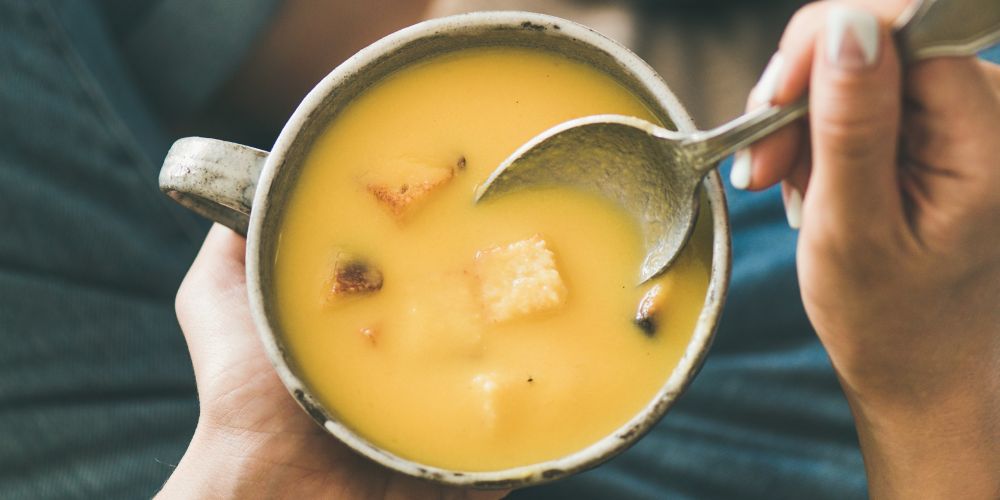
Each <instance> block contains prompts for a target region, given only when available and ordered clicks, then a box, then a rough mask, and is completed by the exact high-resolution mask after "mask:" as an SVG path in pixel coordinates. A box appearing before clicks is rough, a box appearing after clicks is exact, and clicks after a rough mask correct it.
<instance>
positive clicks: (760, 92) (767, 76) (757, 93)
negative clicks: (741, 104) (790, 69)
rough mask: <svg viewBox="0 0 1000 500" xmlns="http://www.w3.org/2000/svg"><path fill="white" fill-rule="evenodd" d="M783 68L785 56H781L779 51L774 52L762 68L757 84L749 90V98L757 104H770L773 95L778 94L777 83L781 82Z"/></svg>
mask: <svg viewBox="0 0 1000 500" xmlns="http://www.w3.org/2000/svg"><path fill="white" fill-rule="evenodd" d="M784 70H785V58H784V57H782V56H781V52H775V54H774V55H773V56H771V60H770V62H768V63H767V67H766V68H764V73H762V74H761V75H760V80H759V81H758V82H757V85H755V86H754V88H753V90H751V91H750V100H751V101H753V102H755V103H758V104H771V101H773V100H774V96H775V95H777V94H778V84H779V83H781V77H782V76H784Z"/></svg>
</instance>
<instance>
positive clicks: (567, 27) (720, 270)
mask: <svg viewBox="0 0 1000 500" xmlns="http://www.w3.org/2000/svg"><path fill="white" fill-rule="evenodd" d="M473 47H519V48H532V49H537V50H543V51H547V52H552V53H556V54H559V55H562V56H564V57H569V58H571V59H575V60H578V61H581V62H584V63H586V64H588V65H591V66H593V67H595V68H597V69H599V70H601V71H603V72H604V73H606V74H608V75H610V76H612V77H613V78H615V79H616V80H617V81H618V82H619V83H620V84H621V85H622V86H624V87H625V88H627V89H629V90H630V91H631V92H632V93H633V94H634V95H635V96H636V97H638V98H639V100H641V101H642V102H643V103H644V104H645V105H646V107H647V108H648V109H650V110H651V111H652V113H653V114H654V115H655V116H656V117H657V118H658V119H659V120H660V121H661V122H662V123H663V125H664V126H667V127H670V128H675V129H677V130H680V131H683V132H691V131H694V125H693V124H692V122H691V119H690V118H689V117H688V115H687V113H686V112H685V111H684V109H683V108H682V107H681V105H680V104H679V103H678V102H677V99H676V98H675V97H674V96H673V94H672V93H671V92H670V90H669V89H668V88H667V86H666V84H665V83H663V81H662V80H661V79H660V78H659V76H657V75H656V73H655V72H654V71H653V70H652V69H651V68H650V67H649V66H648V65H646V64H645V63H644V62H643V61H642V60H641V59H639V58H638V57H637V56H636V55H634V54H632V53H631V52H629V51H628V50H627V49H625V48H624V47H622V46H620V45H618V44H617V43H615V42H613V41H611V40H609V39H607V38H605V37H604V36H602V35H600V34H598V33H596V32H595V31H593V30H590V29H589V28H586V27H584V26H581V25H578V24H575V23H572V22H570V21H567V20H564V19H559V18H555V17H550V16H545V15H540V14H530V13H523V12H485V13H473V14H463V15H458V16H453V17H448V18H442V19H437V20H432V21H427V22H424V23H421V24H418V25H415V26H412V27H410V28H406V29H404V30H401V31H399V32H396V33H394V34H392V35H389V36H388V37H386V38H383V39H382V40H380V41H378V42H376V43H375V44H373V45H371V46H369V47H368V48H366V49H364V50H362V51H361V52H359V53H358V54H356V55H355V56H353V57H352V58H350V59H349V60H347V61H345V62H344V63H343V64H342V65H340V66H339V67H337V68H336V69H335V70H334V71H333V72H331V73H330V74H329V75H328V76H327V77H326V78H324V79H323V80H322V81H321V82H320V83H319V84H318V85H317V86H316V87H315V88H314V89H313V90H312V91H311V92H310V93H309V94H308V95H307V96H306V98H305V99H304V100H303V101H302V103H301V104H300V105H299V107H298V109H297V110H296V111H295V113H294V114H293V116H292V118H291V119H290V120H289V121H288V123H287V124H286V126H285V127H284V129H283V130H282V132H281V134H280V136H279V137H278V140H277V142H276V143H275V146H274V148H273V150H272V152H271V154H270V156H269V157H268V160H267V163H266V164H265V167H264V170H263V172H262V174H261V178H260V181H259V183H258V186H257V191H256V194H255V197H254V203H253V207H254V208H253V213H252V215H251V219H250V226H249V232H248V238H247V241H248V244H247V288H248V291H249V295H250V301H251V306H252V307H251V310H252V311H253V313H254V321H255V324H256V327H257V330H258V333H259V335H260V337H261V340H262V342H263V344H264V347H265V350H266V352H267V354H268V356H269V358H270V360H271V362H272V363H273V364H274V366H275V369H276V370H277V373H278V375H279V377H280V378H281V380H282V382H283V383H284V385H285V386H286V387H287V388H288V390H289V392H290V393H291V394H292V396H293V397H294V398H295V399H296V401H297V402H298V403H299V404H300V405H301V406H302V408H303V409H305V410H306V411H307V412H308V413H309V415H310V416H311V417H312V418H313V419H315V420H316V421H317V422H318V423H319V424H320V425H322V426H323V427H324V428H325V429H326V430H327V431H328V432H330V433H331V434H333V435H334V436H336V437H337V438H339V439H340V440H341V441H343V442H344V443H346V444H347V445H348V446H350V447H351V448H353V449H354V450H356V451H358V452H360V453H361V454H363V455H365V456H367V457H369V458H371V459H373V460H375V461H377V462H379V463H381V464H382V465H385V466H387V467H389V468H392V469H395V470H397V471H399V472H403V473H406V474H409V475H412V476H417V477H423V478H426V479H430V480H433V481H437V482H441V483H446V484H454V485H467V486H475V487H484V488H489V487H493V488H501V487H516V486H522V485H527V484H535V483H540V482H546V481H550V480H554V479H557V478H560V477H563V476H565V475H568V474H572V473H574V472H578V471H580V470H584V469H586V468H590V467H593V466H595V465H597V464H598V463H600V462H602V461H604V460H607V459H608V458H610V457H612V456H614V455H615V454H617V453H619V452H621V451H623V450H624V449H626V448H627V447H628V446H629V445H631V444H632V443H634V442H635V441H636V440H637V439H638V438H639V437H641V436H642V435H643V434H644V433H645V432H647V431H648V430H649V429H650V428H651V427H652V426H653V425H654V424H655V423H656V422H657V421H658V420H659V419H660V417H662V416H663V414H664V413H665V412H666V411H667V410H668V409H669V407H670V406H671V405H672V404H673V403H674V402H675V401H676V399H677V397H678V396H679V395H680V393H681V392H682V391H683V390H684V388H685V387H686V386H687V385H688V384H689V383H690V381H691V379H692V378H693V377H694V375H695V374H696V372H697V370H698V369H699V367H700V365H701V363H702V362H703V361H704V358H705V355H706V352H707V350H708V347H709V345H710V343H711V339H712V336H713V334H714V331H715V328H716V325H717V323H718V319H719V316H720V312H721V308H722V303H723V300H724V298H725V294H726V289H727V286H728V280H729V269H730V240H729V227H728V218H727V214H726V204H725V198H724V195H723V189H722V183H721V180H720V178H719V175H718V174H717V173H714V172H713V173H712V174H710V175H709V176H708V177H707V178H706V179H705V181H704V185H703V193H702V197H703V200H707V204H703V207H702V216H703V217H711V225H712V233H713V238H712V244H711V252H712V261H711V262H712V265H711V276H710V281H709V288H708V292H707V294H706V297H705V302H704V307H703V308H702V311H701V313H700V315H699V318H698V322H697V326H696V328H695V332H694V333H693V337H692V340H691V342H690V343H689V345H688V346H687V349H686V351H685V353H684V356H683V357H682V359H681V361H680V363H679V365H678V366H677V367H676V368H675V369H674V370H673V372H672V373H671V375H670V376H669V378H668V379H667V380H665V381H664V383H663V386H662V388H661V389H660V391H659V392H658V393H657V395H656V396H655V397H654V399H653V400H651V401H650V402H649V404H648V405H646V407H645V408H644V409H643V410H642V411H641V412H640V413H639V414H637V415H635V417H634V418H632V419H631V420H630V421H628V422H627V423H626V424H625V425H623V426H622V427H621V428H619V429H617V430H616V431H614V432H613V433H611V434H610V435H608V436H607V437H605V438H604V439H601V440H600V441H598V442H595V443H593V444H592V445H590V446H588V447H587V448H585V449H583V450H580V451H578V452H575V453H573V454H570V455H568V456H565V457H562V458H560V459H557V460H551V461H548V462H543V463H538V464H526V465H524V466H520V467H515V468H511V469H506V470H500V471H489V472H469V471H454V470H444V469H440V468H436V467H430V466H426V465H422V464H419V463H415V462H413V461H410V460H407V459H403V458H400V457H398V456H396V455H394V454H392V453H390V452H387V451H385V450H383V449H381V448H379V447H377V446H375V445H373V444H372V443H371V442H369V441H368V440H367V439H365V437H364V436H361V435H358V434H357V433H355V432H354V431H353V430H352V429H350V428H349V427H347V426H345V425H343V424H342V423H341V422H340V420H339V419H338V417H337V413H336V409H335V408H325V407H323V406H322V405H321V404H320V403H319V402H318V401H317V399H316V398H314V397H313V396H312V394H311V391H310V389H309V387H308V384H306V383H305V381H304V378H303V377H302V373H301V371H300V369H299V367H298V366H297V364H296V361H295V359H294V358H293V357H292V356H291V355H290V351H289V350H288V349H287V348H286V345H285V341H284V336H283V334H282V327H281V324H280V323H279V322H278V314H277V310H276V301H275V300H274V296H273V295H274V280H275V277H274V269H275V266H274V262H275V258H276V252H277V247H278V238H277V235H278V234H279V232H280V227H281V224H282V216H283V207H284V206H285V205H286V203H285V201H286V200H287V199H288V197H289V196H291V194H292V191H293V189H294V186H295V184H296V182H297V180H298V177H299V173H300V172H301V167H302V165H303V163H304V161H305V158H306V156H307V155H308V153H309V151H310V150H311V149H312V146H313V144H314V143H315V141H316V140H317V138H318V137H319V136H320V135H321V134H322V133H323V132H324V131H325V130H326V129H327V127H328V125H329V123H330V122H331V121H332V120H334V119H335V118H336V117H337V115H338V113H340V112H341V111H342V110H344V109H345V107H346V106H348V105H349V104H350V103H351V102H352V100H353V99H354V98H355V97H357V96H359V95H360V94H362V93H363V92H365V90H366V89H368V88H370V87H371V86H372V85H375V84H377V83H378V82H379V81H381V80H382V79H384V78H385V77H387V76H388V75H391V74H393V73H394V72H396V71H398V70H400V69H402V68H405V67H406V66H408V65H410V64H413V63H416V62H419V61H423V60H426V59H428V58H430V57H434V56H438V55H441V54H445V53H448V52H453V51H458V50H464V49H468V48H473ZM706 209H708V210H706Z"/></svg>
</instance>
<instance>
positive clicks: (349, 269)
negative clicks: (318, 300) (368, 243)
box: [327, 251, 382, 301]
mask: <svg viewBox="0 0 1000 500" xmlns="http://www.w3.org/2000/svg"><path fill="white" fill-rule="evenodd" d="M381 289H382V272H381V271H379V270H378V268H376V267H375V266H373V265H372V264H371V263H369V262H368V261H367V260H365V259H363V258H361V257H358V256H357V255H354V254H351V253H349V252H345V251H338V252H337V256H336V258H335V259H334V263H333V273H331V275H330V278H329V279H328V287H327V300H328V301H337V300H340V299H343V298H347V297H352V296H359V295H366V294H370V293H374V292H377V291H379V290H381Z"/></svg>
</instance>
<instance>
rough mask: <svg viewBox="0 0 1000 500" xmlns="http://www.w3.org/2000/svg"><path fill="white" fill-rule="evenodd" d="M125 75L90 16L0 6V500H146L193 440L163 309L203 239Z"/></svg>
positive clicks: (182, 367) (178, 345)
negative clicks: (161, 186) (170, 193)
mask: <svg viewBox="0 0 1000 500" xmlns="http://www.w3.org/2000/svg"><path fill="white" fill-rule="evenodd" d="M176 33H177V34H178V35H182V34H183V31H182V30H177V31H176ZM168 41H169V40H161V43H163V42H168ZM205 50H206V51H208V52H211V50H210V49H205ZM227 50H230V51H232V50H233V49H232V47H230V48H229V49H227ZM215 54H216V56H218V57H220V58H228V59H239V55H240V54H238V53H226V52H215ZM133 75H134V70H133V68H132V66H131V65H129V63H128V61H127V59H126V57H125V56H124V55H123V52H122V51H121V50H119V45H118V42H117V40H115V39H113V37H112V32H111V30H109V29H108V25H107V22H106V19H105V18H104V17H103V15H102V12H101V11H100V10H99V9H98V8H97V7H95V6H94V5H93V4H92V3H90V2H86V1H72V2H68V1H50V0H40V1H36V0H32V1H26V0H13V1H0V498H5V499H6V498H74V497H75V498H140V497H149V496H151V495H152V494H153V493H154V492H155V491H156V490H157V488H158V487H159V485H160V484H162V482H163V481H164V480H165V479H166V477H167V476H168V475H169V474H170V472H171V466H170V465H169V464H175V463H177V461H178V459H179V458H180V456H181V454H182V453H183V451H184V449H185V447H186V445H187V442H188V440H189V439H190V436H191V433H192V431H193V428H194V424H195V421H196V418H197V400H196V397H195V391H194V378H193V375H192V371H191V365H190V361H189V359H188V355H187V349H186V347H185V345H184V341H183V337H182V336H181V335H180V333H179V330H178V327H177V323H176V319H175V317H174V312H173V296H174V294H175V292H176V290H177V286H178V284H179V282H180V279H181V278H182V276H183V274H184V273H185V272H186V270H187V267H188V266H189V265H190V262H191V260H192V259H193V257H194V254H195V252H196V250H197V248H198V246H199V245H200V242H201V240H202V238H203V235H204V232H205V230H206V229H207V224H206V223H205V222H204V221H201V220H198V219H197V218H196V217H194V216H192V215H191V214H189V213H186V212H185V211H184V210H183V209H180V208H179V207H177V206H174V204H173V203H171V202H170V201H169V200H168V199H166V198H165V197H164V196H163V195H162V194H161V193H160V192H159V190H158V188H157V181H156V177H157V171H158V169H159V164H160V162H161V161H162V158H163V155H164V154H165V153H166V148H167V147H168V146H169V142H170V137H169V136H168V135H167V134H166V133H165V132H164V130H163V127H162V125H161V119H160V117H159V116H157V115H156V114H154V113H153V112H152V107H151V106H150V105H149V104H147V103H148V102H149V98H148V96H147V95H145V94H144V89H143V88H141V87H140V86H139V85H137V84H136V81H135V80H134V78H133ZM218 83H221V81H218V82H207V81H204V82H202V90H205V89H208V87H209V86H210V85H213V84H218ZM208 90H210V89H208Z"/></svg>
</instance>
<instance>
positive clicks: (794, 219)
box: [785, 187, 802, 229]
mask: <svg viewBox="0 0 1000 500" xmlns="http://www.w3.org/2000/svg"><path fill="white" fill-rule="evenodd" d="M785 216H786V217H788V227H790V228H792V229H798V228H799V227H801V226H802V193H800V192H799V190H798V189H795V188H793V187H789V188H788V198H786V199H785Z"/></svg>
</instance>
